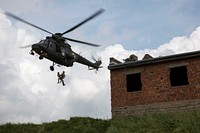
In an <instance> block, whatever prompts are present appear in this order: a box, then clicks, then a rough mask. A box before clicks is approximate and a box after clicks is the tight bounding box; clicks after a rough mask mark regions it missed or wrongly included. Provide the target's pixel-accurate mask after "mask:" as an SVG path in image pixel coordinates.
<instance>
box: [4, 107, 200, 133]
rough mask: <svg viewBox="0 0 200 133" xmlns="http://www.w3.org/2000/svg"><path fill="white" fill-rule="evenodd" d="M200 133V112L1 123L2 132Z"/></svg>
mask: <svg viewBox="0 0 200 133" xmlns="http://www.w3.org/2000/svg"><path fill="white" fill-rule="evenodd" d="M134 132H135V133H155V132H159V133H200V111H194V112H181V113H160V114H154V115H148V114H145V115H140V116H132V117H118V118H114V119H111V120H101V119H93V118H87V117H86V118H85V117H84V118H83V117H73V118H71V119H70V120H59V121H56V122H51V123H43V124H31V123H28V124H11V123H7V124H4V125H1V126H0V133H134Z"/></svg>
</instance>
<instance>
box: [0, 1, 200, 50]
mask: <svg viewBox="0 0 200 133" xmlns="http://www.w3.org/2000/svg"><path fill="white" fill-rule="evenodd" d="M19 1H22V2H21V3H20V2H17V1H15V2H8V1H5V0H2V2H0V3H1V8H2V9H4V10H8V11H11V12H13V13H15V14H16V15H19V16H21V17H23V18H25V19H27V20H29V21H31V22H33V23H34V24H36V25H39V26H41V27H44V28H46V29H47V30H50V31H52V32H62V31H65V30H67V29H68V28H70V27H72V26H74V25H75V24H77V23H79V22H80V21H82V20H83V19H85V18H86V17H87V16H89V15H90V14H92V13H94V12H95V11H96V10H98V9H99V8H104V9H105V10H106V11H105V12H104V13H103V14H102V15H100V16H98V17H97V18H95V19H94V20H92V21H90V22H89V23H87V24H85V25H83V26H81V27H80V28H79V29H76V30H75V31H73V32H72V33H70V34H69V35H68V36H71V37H74V38H77V39H78V37H79V35H80V33H81V34H82V36H81V39H86V40H87V41H90V42H96V43H100V44H102V45H106V46H108V45H111V44H117V43H119V44H122V45H123V46H124V47H125V48H126V49H129V50H131V49H132V50H133V49H134V50H139V49H140V50H141V49H145V48H156V47H158V46H159V45H161V44H164V43H167V42H168V41H169V40H171V39H172V38H173V37H175V36H188V35H189V34H191V32H192V31H194V30H195V29H196V28H197V27H198V26H199V23H200V13H199V10H198V8H199V6H200V1H199V0H148V1H147V0H118V1H116V0H73V1H69V0H49V1H45V0H35V1H33V2H27V1H25V0H19ZM102 32H103V33H102ZM77 34H78V35H77ZM44 36H45V35H44Z"/></svg>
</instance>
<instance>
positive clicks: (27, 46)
mask: <svg viewBox="0 0 200 133" xmlns="http://www.w3.org/2000/svg"><path fill="white" fill-rule="evenodd" d="M32 45H33V44H30V45H26V46H20V47H19V48H29V47H31V46H32Z"/></svg>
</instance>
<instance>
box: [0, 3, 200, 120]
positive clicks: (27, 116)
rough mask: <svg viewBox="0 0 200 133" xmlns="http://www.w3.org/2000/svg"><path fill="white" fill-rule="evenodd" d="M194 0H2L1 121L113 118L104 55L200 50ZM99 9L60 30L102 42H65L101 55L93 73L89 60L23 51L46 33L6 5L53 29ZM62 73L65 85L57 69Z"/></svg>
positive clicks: (77, 49)
mask: <svg viewBox="0 0 200 133" xmlns="http://www.w3.org/2000/svg"><path fill="white" fill-rule="evenodd" d="M199 7H200V1H199V0H148V1H146V0H118V1H116V0H73V1H69V0H48V1H47V0H32V1H27V0H15V1H13V0H0V69H1V74H0V124H3V123H7V122H13V123H18V122H20V123H24V122H26V123H27V122H32V123H43V122H50V121H56V120H59V119H69V118H70V117H75V116H82V117H88V116H89V117H93V118H101V119H110V118H111V96H110V72H109V70H108V69H107V66H108V65H109V58H110V57H114V58H116V59H118V60H120V61H122V60H123V59H125V58H127V57H129V56H130V55H131V54H135V55H137V56H138V57H139V59H141V58H142V57H143V56H144V55H145V54H146V53H148V54H150V55H152V56H153V57H159V56H166V55H173V54H178V53H184V52H191V51H196V50H200V12H199ZM100 8H103V9H105V12H104V13H102V14H101V15H99V16H98V17H96V18H95V19H93V20H91V21H89V22H88V23H86V24H84V25H82V26H81V27H79V28H77V29H76V30H74V31H73V32H71V33H69V34H67V35H65V36H66V37H71V38H74V39H78V40H83V41H88V42H92V43H97V44H100V45H102V46H101V47H98V48H93V47H90V46H85V45H82V44H78V43H73V42H69V43H70V44H71V46H72V49H73V50H74V51H75V52H77V53H80V54H81V55H82V56H84V57H86V58H88V59H91V56H92V55H93V56H94V57H95V58H97V59H98V58H99V57H100V58H101V59H102V62H103V64H102V66H103V68H102V69H100V70H99V71H98V72H97V73H95V71H88V69H87V66H83V65H81V64H76V63H75V64H74V66H73V67H55V71H54V72H52V71H50V70H49V66H51V65H52V62H51V61H49V60H47V59H43V60H39V59H38V56H31V55H30V54H29V51H30V48H27V49H20V48H19V47H20V46H26V45H30V44H33V43H37V42H39V41H40V40H41V39H43V38H45V37H46V36H48V34H47V33H44V32H43V31H40V30H38V29H35V28H33V27H30V26H28V25H26V24H23V23H21V22H18V21H16V20H13V19H12V18H9V17H8V16H6V15H5V14H4V11H9V12H12V13H13V14H15V15H17V16H19V17H21V18H24V19H25V20H27V21H29V22H31V23H33V24H35V25H38V26H40V27H42V28H44V29H46V30H48V31H50V32H52V33H57V32H61V33H62V32H64V31H66V30H68V29H69V28H71V27H73V26H74V25H76V24H77V23H79V22H81V21H82V20H84V19H85V18H87V17H88V16H90V15H91V14H93V13H94V12H96V11H97V10H98V9H100ZM62 71H65V72H66V78H65V83H66V86H64V87H63V86H62V85H61V84H57V77H56V76H57V72H62Z"/></svg>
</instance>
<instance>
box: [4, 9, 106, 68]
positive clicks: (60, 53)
mask: <svg viewBox="0 0 200 133" xmlns="http://www.w3.org/2000/svg"><path fill="white" fill-rule="evenodd" d="M103 12H104V9H99V10H98V11H97V12H95V13H94V14H92V15H91V16H89V17H88V18H86V19H85V20H83V21H82V22H80V23H78V24H77V25H75V26H73V27H72V28H70V29H68V30H67V31H65V32H63V33H55V34H53V33H52V32H50V31H48V30H45V29H44V28H41V27H39V26H36V25H34V24H32V23H30V22H28V21H26V20H24V19H22V18H20V17H18V16H16V15H14V14H12V13H10V12H8V11H5V15H7V16H9V17H11V18H13V19H16V20H18V21H21V22H22V23H25V24H28V25H30V26H32V27H34V28H37V29H39V30H41V31H44V32H46V33H48V34H51V36H47V37H46V38H45V39H42V40H41V41H39V42H38V43H35V44H31V45H27V46H24V47H21V48H27V47H31V51H30V52H29V53H30V54H31V55H34V54H35V53H36V54H38V55H39V59H40V60H42V59H43V58H46V59H48V60H50V61H52V62H53V64H52V65H51V66H50V70H51V71H54V66H55V64H58V66H60V65H62V66H66V67H72V66H73V64H74V62H77V63H80V64H83V65H86V66H88V70H94V69H96V71H97V70H98V69H99V68H102V66H100V65H101V64H102V62H101V60H95V59H94V60H95V62H94V63H93V62H91V61H89V60H88V59H86V58H84V57H83V56H81V55H80V54H77V53H76V52H74V51H73V50H72V49H71V46H70V44H69V43H68V42H67V41H72V42H76V43H82V44H85V45H89V46H93V47H99V46H100V45H98V44H94V43H88V42H85V41H80V40H76V39H72V38H68V37H64V36H63V35H65V34H67V33H69V32H71V31H73V30H75V29H76V28H78V27H80V26H81V25H83V24H85V23H86V22H88V21H89V20H91V19H93V18H95V17H97V16H98V15H100V14H101V13H103Z"/></svg>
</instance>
